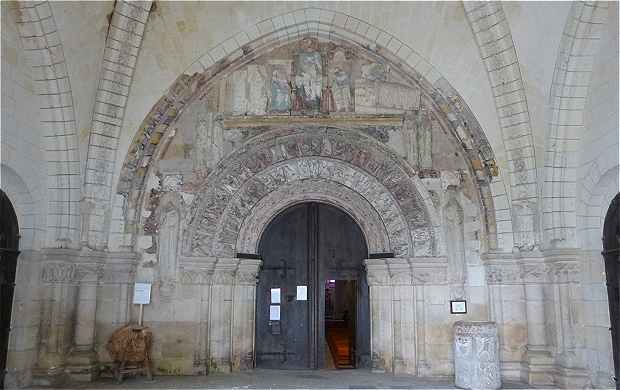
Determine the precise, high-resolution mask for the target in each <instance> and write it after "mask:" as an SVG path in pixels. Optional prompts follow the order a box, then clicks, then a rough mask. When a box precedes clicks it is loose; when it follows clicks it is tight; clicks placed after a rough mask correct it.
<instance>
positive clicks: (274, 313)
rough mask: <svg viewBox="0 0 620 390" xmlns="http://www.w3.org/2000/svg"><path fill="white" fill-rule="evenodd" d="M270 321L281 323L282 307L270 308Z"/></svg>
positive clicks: (272, 306) (274, 306) (271, 306)
mask: <svg viewBox="0 0 620 390" xmlns="http://www.w3.org/2000/svg"><path fill="white" fill-rule="evenodd" d="M269 321H280V305H270V306H269Z"/></svg>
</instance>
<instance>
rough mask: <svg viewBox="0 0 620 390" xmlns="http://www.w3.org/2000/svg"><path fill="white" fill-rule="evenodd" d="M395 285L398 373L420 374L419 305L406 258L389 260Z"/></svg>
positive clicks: (395, 351) (395, 363) (395, 345)
mask: <svg viewBox="0 0 620 390" xmlns="http://www.w3.org/2000/svg"><path fill="white" fill-rule="evenodd" d="M388 270H389V273H390V284H391V285H392V294H393V296H392V321H393V332H394V335H393V337H394V365H393V370H394V373H398V374H401V373H402V374H410V375H415V374H416V348H412V346H415V345H416V334H415V333H416V323H415V314H416V305H415V298H414V286H413V278H412V272H411V265H410V264H409V262H408V261H407V259H405V258H397V259H390V260H389V262H388Z"/></svg>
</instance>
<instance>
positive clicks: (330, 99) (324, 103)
mask: <svg viewBox="0 0 620 390" xmlns="http://www.w3.org/2000/svg"><path fill="white" fill-rule="evenodd" d="M334 111H336V102H335V101H334V94H333V93H332V88H331V87H330V86H329V85H328V86H326V87H325V88H323V92H321V112H324V113H330V112H334Z"/></svg>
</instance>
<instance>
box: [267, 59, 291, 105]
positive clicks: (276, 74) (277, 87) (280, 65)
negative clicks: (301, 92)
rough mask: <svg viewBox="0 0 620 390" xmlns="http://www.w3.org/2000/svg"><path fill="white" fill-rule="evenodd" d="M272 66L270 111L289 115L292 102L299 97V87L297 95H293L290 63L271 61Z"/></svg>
mask: <svg viewBox="0 0 620 390" xmlns="http://www.w3.org/2000/svg"><path fill="white" fill-rule="evenodd" d="M270 65H271V100H270V107H269V109H270V111H272V112H276V113H288V112H290V111H291V102H293V101H294V97H295V96H297V92H296V88H297V87H296V86H295V93H293V92H292V91H293V85H292V84H291V82H290V81H289V74H290V72H291V63H290V61H271V62H270ZM293 110H294V108H293Z"/></svg>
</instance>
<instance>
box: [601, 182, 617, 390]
mask: <svg viewBox="0 0 620 390" xmlns="http://www.w3.org/2000/svg"><path fill="white" fill-rule="evenodd" d="M603 257H604V259H605V276H606V279H607V300H608V302H609V320H610V324H611V327H610V328H609V330H610V331H611V342H612V351H613V359H614V372H615V380H616V389H620V193H618V194H616V196H615V197H614V199H613V200H612V201H611V205H610V206H609V209H608V210H607V214H606V215H605V223H604V225H603Z"/></svg>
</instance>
